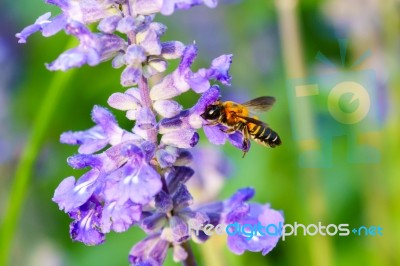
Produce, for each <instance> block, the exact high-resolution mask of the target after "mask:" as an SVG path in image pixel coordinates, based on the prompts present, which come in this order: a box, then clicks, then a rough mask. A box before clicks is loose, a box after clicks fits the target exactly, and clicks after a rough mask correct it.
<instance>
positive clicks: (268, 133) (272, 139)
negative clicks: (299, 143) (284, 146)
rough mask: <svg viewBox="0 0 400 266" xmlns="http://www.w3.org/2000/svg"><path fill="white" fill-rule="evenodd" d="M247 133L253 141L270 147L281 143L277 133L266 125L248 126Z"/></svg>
mask: <svg viewBox="0 0 400 266" xmlns="http://www.w3.org/2000/svg"><path fill="white" fill-rule="evenodd" d="M249 133H250V136H251V138H252V139H253V140H254V141H256V142H258V143H260V144H262V145H265V146H269V147H271V148H274V147H275V146H279V145H281V143H282V141H281V139H280V138H279V136H278V134H277V133H276V132H275V131H273V130H272V129H271V128H269V127H268V126H266V125H265V126H264V125H254V124H253V126H252V127H249Z"/></svg>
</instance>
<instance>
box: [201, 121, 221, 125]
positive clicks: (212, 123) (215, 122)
mask: <svg viewBox="0 0 400 266" xmlns="http://www.w3.org/2000/svg"><path fill="white" fill-rule="evenodd" d="M218 124H219V123H218V121H214V122H210V123H207V124H204V126H215V125H218Z"/></svg>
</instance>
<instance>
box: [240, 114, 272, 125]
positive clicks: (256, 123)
mask: <svg viewBox="0 0 400 266" xmlns="http://www.w3.org/2000/svg"><path fill="white" fill-rule="evenodd" d="M235 116H236V117H239V118H241V119H243V120H246V122H250V123H253V124H255V125H259V126H264V127H269V126H268V124H267V123H264V122H263V121H260V120H258V119H255V118H252V117H248V116H241V115H235Z"/></svg>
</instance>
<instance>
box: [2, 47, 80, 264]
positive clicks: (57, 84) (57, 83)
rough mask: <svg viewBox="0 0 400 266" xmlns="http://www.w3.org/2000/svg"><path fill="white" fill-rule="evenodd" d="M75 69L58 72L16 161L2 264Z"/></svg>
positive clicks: (8, 251) (6, 215)
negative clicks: (42, 146)
mask: <svg viewBox="0 0 400 266" xmlns="http://www.w3.org/2000/svg"><path fill="white" fill-rule="evenodd" d="M72 43H73V42H72V41H71V42H69V43H68V45H67V47H68V48H69V47H70V46H72ZM74 73H75V71H74V70H69V71H68V72H65V73H63V72H57V73H55V75H54V77H53V80H52V81H51V83H50V85H49V88H48V91H47V93H46V95H45V97H44V100H43V102H42V103H41V104H38V106H39V111H38V113H37V116H36V118H35V120H34V123H33V127H32V130H31V133H30V135H29V137H28V139H27V142H26V145H25V148H24V150H23V152H22V155H21V158H20V160H19V162H18V165H17V168H16V172H15V177H14V179H13V183H12V185H11V190H10V195H9V200H8V206H7V207H8V208H6V211H5V216H4V220H3V223H2V226H1V228H0V265H7V263H8V261H9V256H10V251H11V247H12V244H13V243H12V242H13V238H14V235H15V231H16V227H17V225H18V220H19V218H20V216H21V213H22V208H23V204H24V201H25V199H26V194H27V192H28V187H29V184H30V181H31V177H32V172H33V171H32V168H33V166H34V164H35V161H36V159H37V157H38V153H39V152H40V150H41V145H42V142H43V140H44V137H45V136H46V133H47V132H48V129H49V125H50V122H51V119H52V118H53V114H54V113H55V112H56V111H55V109H56V107H57V105H58V102H59V100H60V96H61V94H62V92H63V90H64V89H65V88H66V87H67V84H68V81H69V80H70V79H71V77H72V76H73V74H74Z"/></svg>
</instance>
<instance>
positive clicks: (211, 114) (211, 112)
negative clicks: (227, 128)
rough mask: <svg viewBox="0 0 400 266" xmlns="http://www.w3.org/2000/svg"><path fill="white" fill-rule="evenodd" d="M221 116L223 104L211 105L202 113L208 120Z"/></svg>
mask: <svg viewBox="0 0 400 266" xmlns="http://www.w3.org/2000/svg"><path fill="white" fill-rule="evenodd" d="M220 116H221V105H215V104H213V105H209V106H207V108H206V111H205V112H204V113H203V114H202V115H201V117H202V118H204V119H205V120H208V121H213V120H214V121H215V120H218V118H219V117H220Z"/></svg>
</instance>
